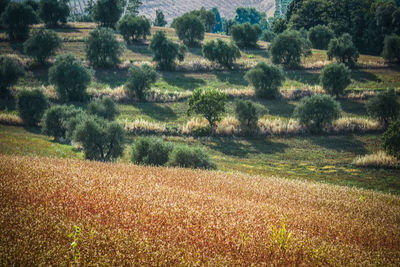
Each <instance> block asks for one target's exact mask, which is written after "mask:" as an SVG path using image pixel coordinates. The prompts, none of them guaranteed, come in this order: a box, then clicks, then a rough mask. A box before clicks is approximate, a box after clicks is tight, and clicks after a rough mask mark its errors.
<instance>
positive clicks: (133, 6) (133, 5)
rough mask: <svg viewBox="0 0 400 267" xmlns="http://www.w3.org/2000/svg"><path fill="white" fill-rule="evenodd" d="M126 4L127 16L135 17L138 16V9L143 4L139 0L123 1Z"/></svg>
mask: <svg viewBox="0 0 400 267" xmlns="http://www.w3.org/2000/svg"><path fill="white" fill-rule="evenodd" d="M125 2H127V4H128V5H127V7H126V13H124V14H128V15H132V16H137V15H138V14H139V7H140V6H141V5H142V4H143V3H142V1H141V0H128V1H125V0H124V1H123V3H125Z"/></svg>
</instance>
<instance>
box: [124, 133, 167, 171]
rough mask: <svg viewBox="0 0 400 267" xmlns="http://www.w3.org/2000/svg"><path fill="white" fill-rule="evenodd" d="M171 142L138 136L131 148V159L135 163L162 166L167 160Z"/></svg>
mask: <svg viewBox="0 0 400 267" xmlns="http://www.w3.org/2000/svg"><path fill="white" fill-rule="evenodd" d="M171 150H172V144H170V143H164V142H163V141H162V140H161V139H159V138H152V137H139V138H137V139H136V140H135V142H134V143H133V145H132V149H131V161H132V162H134V163H136V164H145V165H155V166H163V165H165V164H166V163H167V162H168V159H169V154H170V152H171Z"/></svg>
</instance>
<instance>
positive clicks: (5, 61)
mask: <svg viewBox="0 0 400 267" xmlns="http://www.w3.org/2000/svg"><path fill="white" fill-rule="evenodd" d="M24 75H25V71H24V69H23V68H22V66H21V65H20V64H19V62H17V61H16V60H14V59H12V58H9V57H5V56H0V98H8V97H9V96H10V92H9V90H8V89H9V88H10V87H11V86H12V85H14V84H15V83H16V82H17V81H18V79H19V78H20V77H22V76H24Z"/></svg>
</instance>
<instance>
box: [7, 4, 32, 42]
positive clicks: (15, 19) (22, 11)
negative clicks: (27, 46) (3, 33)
mask: <svg viewBox="0 0 400 267" xmlns="http://www.w3.org/2000/svg"><path fill="white" fill-rule="evenodd" d="M1 21H2V22H3V24H4V25H5V26H6V27H7V34H8V38H10V40H15V41H23V40H26V39H27V38H28V37H29V25H32V24H34V23H37V22H38V17H37V15H36V13H35V11H33V9H32V7H31V6H29V5H25V4H23V3H17V2H11V3H10V4H9V5H8V6H7V8H6V10H5V11H4V12H3V14H2V15H1Z"/></svg>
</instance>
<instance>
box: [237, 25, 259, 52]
mask: <svg viewBox="0 0 400 267" xmlns="http://www.w3.org/2000/svg"><path fill="white" fill-rule="evenodd" d="M230 34H231V36H232V39H233V41H234V42H235V43H236V44H237V45H238V46H239V47H257V41H258V36H259V35H260V34H261V28H260V26H258V24H254V25H250V23H248V22H247V23H244V24H238V25H234V26H232V28H231V31H230Z"/></svg>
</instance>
